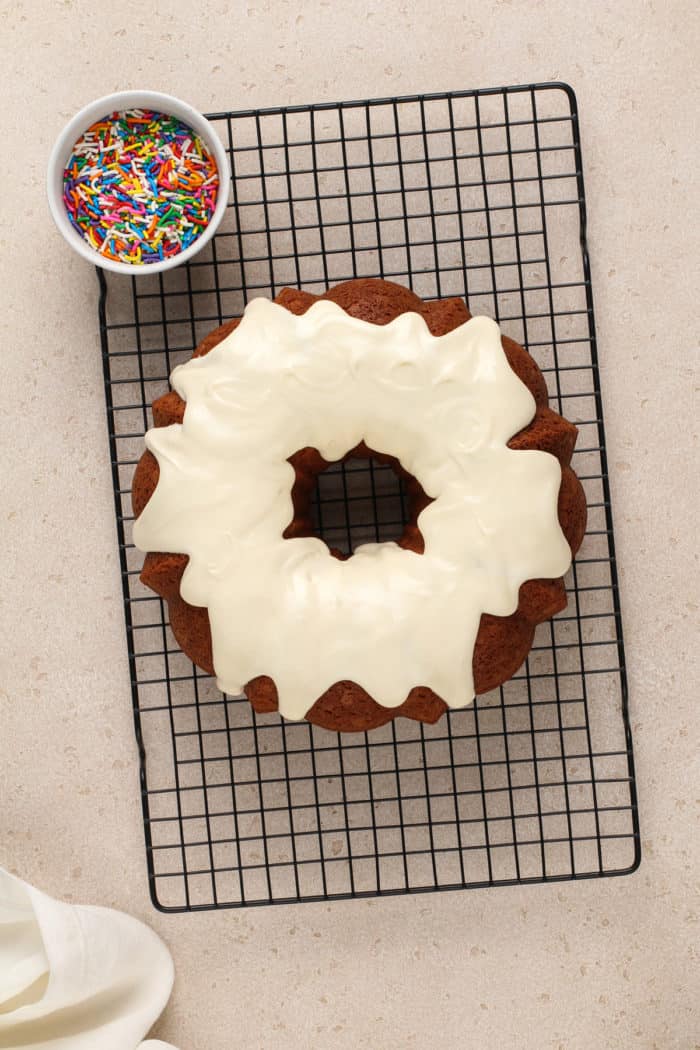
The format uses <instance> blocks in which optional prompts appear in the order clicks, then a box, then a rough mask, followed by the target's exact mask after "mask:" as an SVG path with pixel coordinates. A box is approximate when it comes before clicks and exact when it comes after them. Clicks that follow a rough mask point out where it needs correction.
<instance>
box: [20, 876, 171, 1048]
mask: <svg viewBox="0 0 700 1050" xmlns="http://www.w3.org/2000/svg"><path fill="white" fill-rule="evenodd" d="M172 986H173V963H172V959H171V958H170V953H169V952H168V949H167V948H166V947H165V945H164V944H163V942H162V941H161V940H160V938H159V937H157V936H156V934H155V933H153V931H152V930H150V929H149V928H148V927H147V926H144V924H143V923H141V922H138V921H137V920H136V919H133V918H132V917H131V916H130V915H125V914H123V913H122V912H118V911H112V910H111V909H109V908H97V907H91V906H88V905H74V904H65V903H63V902H61V901H57V900H54V899H53V898H51V897H48V896H47V895H46V894H45V893H41V891H40V890H37V889H35V888H34V887H33V886H30V885H29V884H28V883H26V882H22V880H21V879H18V878H16V877H15V876H14V875H11V874H10V873H9V872H7V871H5V870H4V869H3V868H0V1050H20V1048H21V1050H175V1048H174V1047H172V1046H171V1045H170V1044H169V1043H163V1042H161V1041H160V1040H152V1039H149V1040H147V1041H146V1042H142V1041H141V1040H142V1039H143V1037H144V1036H145V1035H146V1034H147V1032H148V1031H149V1030H150V1028H151V1027H152V1025H153V1024H154V1022H155V1021H156V1020H157V1018H158V1017H159V1016H160V1014H161V1012H162V1010H163V1008H164V1006H165V1004H166V1003H167V1001H168V998H169V997H170V992H171V990H172Z"/></svg>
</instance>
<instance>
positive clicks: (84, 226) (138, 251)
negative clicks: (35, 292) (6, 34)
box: [63, 109, 219, 266]
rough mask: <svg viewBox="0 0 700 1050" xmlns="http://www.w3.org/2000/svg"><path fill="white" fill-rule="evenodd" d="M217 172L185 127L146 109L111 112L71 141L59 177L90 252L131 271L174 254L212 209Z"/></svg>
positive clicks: (187, 242)
mask: <svg viewBox="0 0 700 1050" xmlns="http://www.w3.org/2000/svg"><path fill="white" fill-rule="evenodd" d="M218 192H219V173H218V170H217V167H216V162H215V160H214V157H213V156H212V154H211V153H210V152H209V150H208V149H207V147H206V146H205V144H204V143H203V142H202V140H201V138H200V137H199V136H198V135H197V134H196V133H195V132H194V131H193V130H192V128H191V127H189V126H188V125H187V124H185V123H184V122H183V121H181V120H178V119H177V118H176V117H173V116H170V115H168V114H165V113H156V112H155V111H153V110H149V109H130V110H125V111H123V112H117V113H110V114H109V115H108V116H106V117H103V118H102V119H101V120H98V121H97V122H96V123H94V124H92V125H91V127H89V128H88V129H87V131H85V132H84V133H83V134H82V135H81V137H80V138H79V139H78V141H77V142H76V144H75V146H74V147H73V151H72V153H71V157H70V160H69V161H68V163H67V164H66V167H65V169H64V172H63V201H64V204H65V208H66V212H67V214H68V218H69V219H70V221H71V223H72V225H73V226H74V227H75V229H76V230H77V231H78V232H79V233H80V234H81V235H82V237H83V238H84V239H85V240H86V241H87V243H88V244H90V245H92V247H93V248H94V249H95V251H97V252H100V254H101V255H103V256H105V257H106V258H107V259H112V260H114V261H115V262H122V263H131V264H133V265H136V266H141V265H147V264H148V263H156V262H161V261H162V260H164V259H168V258H170V257H171V256H173V255H178V254H179V253H180V252H183V251H185V249H186V248H189V246H190V245H191V244H192V243H193V242H194V241H196V240H197V238H198V237H199V236H200V235H201V234H202V233H203V232H204V230H205V229H206V227H207V225H208V224H209V222H210V220H211V218H212V216H213V214H214V210H215V208H216V200H217V194H218Z"/></svg>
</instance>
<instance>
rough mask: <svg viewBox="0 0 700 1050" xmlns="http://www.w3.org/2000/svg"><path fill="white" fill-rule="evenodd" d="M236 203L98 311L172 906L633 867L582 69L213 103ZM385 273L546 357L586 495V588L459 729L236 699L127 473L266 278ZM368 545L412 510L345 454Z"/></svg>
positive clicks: (347, 540) (147, 792) (110, 291)
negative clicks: (196, 360)
mask: <svg viewBox="0 0 700 1050" xmlns="http://www.w3.org/2000/svg"><path fill="white" fill-rule="evenodd" d="M210 119H211V120H212V122H213V124H214V126H215V128H216V129H217V130H218V131H219V133H220V134H221V135H222V137H223V139H224V142H225V143H226V145H227V148H228V153H229V157H230V161H231V169H232V176H233V177H232V186H231V188H230V207H229V209H228V214H227V220H226V222H225V223H224V225H223V228H222V229H221V231H220V232H219V233H218V234H217V236H216V238H215V239H214V241H213V243H212V244H211V245H210V246H207V248H206V249H204V250H203V251H202V252H201V253H200V254H199V255H198V256H197V257H196V258H195V260H194V261H192V262H190V263H189V264H188V265H186V266H183V267H180V268H178V269H176V270H174V271H171V272H168V273H166V274H163V275H148V276H145V277H140V278H138V279H135V280H125V279H120V278H115V277H111V276H110V277H109V278H105V276H104V273H103V272H102V271H100V273H99V278H100V285H101V298H100V326H101V334H102V348H103V355H104V375H105V391H106V397H107V408H108V418H109V432H110V443H111V453H112V465H113V471H114V485H115V494H116V507H117V521H118V529H119V546H120V554H121V567H122V574H123V581H124V604H125V612H126V624H127V633H128V643H129V663H130V668H131V679H132V684H133V705H134V717H135V724H136V734H137V738H138V742H139V746H140V754H141V787H142V797H143V812H144V820H145V830H146V846H147V852H148V869H149V879H150V889H151V895H152V899H153V902H154V904H155V905H156V907H158V908H161V909H163V910H169V911H180V910H195V909H200V908H221V907H237V906H243V905H254V904H267V903H282V902H294V901H302V900H329V899H332V898H347V897H362V896H374V895H381V894H393V893H408V892H421V891H429V890H440V889H457V888H463V887H475V886H493V885H508V884H513V883H526V882H547V881H553V880H563V879H577V878H589V877H596V876H602V875H619V874H623V873H626V872H631V871H633V870H634V869H635V868H636V866H637V865H638V862H639V826H638V819H637V804H636V794H635V783H634V770H633V759H632V743H631V737H630V727H629V721H628V714H627V689H626V681H625V670H624V656H623V646H622V630H621V623H620V607H619V601H618V584H617V574H616V568H615V558H614V550H613V534H612V520H611V513H610V494H609V489H608V481H607V467H606V458H605V446H604V433H603V421H602V412H601V399H600V388H599V377H598V367H597V357H596V344H595V333H594V322H593V303H592V296H591V282H590V273H589V266H588V257H587V253H586V246H585V219H586V216H585V200H584V187H583V176H582V169H581V152H580V142H579V126H578V117H577V110H576V102H575V97H574V95H573V92H572V91H571V89H570V88H568V87H567V86H566V85H563V84H541V85H532V86H525V87H509V88H499V89H494V90H487V91H464V92H455V93H450V94H442V95H430V96H422V97H411V98H395V99H381V100H373V101H369V102H350V103H342V104H323V105H317V106H308V107H290V108H286V109H272V110H262V111H246V112H240V113H216V114H213V116H212V117H211V118H210ZM358 276H360V277H361V276H367V277H386V278H391V279H393V280H396V281H399V282H401V283H404V284H406V285H409V286H411V287H412V288H413V289H414V290H415V291H416V292H417V293H418V294H419V295H421V296H422V297H424V298H431V297H436V296H441V297H444V296H451V295H461V296H466V298H467V299H468V301H469V306H470V308H471V310H472V312H473V313H486V314H489V315H490V316H492V317H495V318H496V319H497V320H498V321H499V322H500V323H501V325H502V326H503V329H504V331H505V332H506V333H507V334H509V335H511V336H512V337H514V338H515V339H516V340H518V341H519V342H522V343H523V344H524V345H525V346H526V347H527V348H528V349H529V351H530V352H531V353H532V354H533V356H534V357H535V358H536V360H537V362H538V364H539V365H540V366H541V368H542V370H543V372H544V374H545V376H546V378H547V383H548V386H549V392H550V397H551V402H552V405H553V407H554V408H556V409H557V410H559V411H562V412H563V413H564V414H565V415H566V416H568V418H569V419H572V420H574V421H575V422H576V423H577V425H578V427H579V431H580V437H579V442H578V448H577V451H576V454H575V458H574V466H575V469H576V471H577V473H578V475H579V477H580V478H581V480H582V482H583V484H584V486H585V489H586V495H587V499H588V508H589V525H588V532H587V534H586V538H585V541H584V544H583V547H582V548H581V551H580V553H579V556H578V557H577V559H576V562H575V564H574V566H573V568H572V570H571V572H570V574H569V577H568V579H567V585H568V592H569V604H568V607H567V609H566V610H565V611H564V612H563V613H562V614H561V615H559V616H557V617H556V618H555V619H554V620H553V621H552V622H551V623H545V624H542V625H541V626H540V627H539V628H538V631H537V635H536V639H535V645H534V646H533V649H532V652H531V654H530V657H529V658H528V660H527V663H526V664H525V665H524V666H523V667H522V668H521V670H520V671H519V672H518V673H517V674H516V675H515V677H514V678H513V680H512V681H510V682H508V683H507V684H506V685H504V686H503V687H502V688H501V689H499V690H497V691H494V692H493V693H490V694H488V695H486V696H481V697H479V698H478V700H477V702H476V704H475V705H474V707H473V708H470V709H469V710H464V711H453V712H450V713H449V714H447V715H446V716H445V717H443V718H442V719H441V720H440V721H439V722H438V723H437V724H436V725H434V726H423V725H420V724H418V723H415V722H409V721H407V720H405V719H400V720H398V721H397V722H395V723H393V724H391V725H389V726H387V727H384V728H382V729H378V730H375V731H373V732H371V733H369V734H359V735H357V734H342V735H338V734H335V733H330V732H327V731H325V730H319V729H317V728H313V727H311V726H309V725H307V724H305V723H304V724H299V723H291V722H284V721H283V720H281V719H280V718H279V716H278V715H272V714H270V715H255V714H254V712H253V711H252V710H251V708H250V706H249V704H248V703H247V701H246V700H244V699H241V698H239V697H229V696H225V697H222V695H221V694H220V693H218V691H217V690H216V687H215V683H214V682H213V681H212V680H211V679H210V678H208V677H207V676H205V675H204V674H203V673H201V672H200V671H198V670H197V669H195V668H194V667H193V666H192V664H191V663H190V662H189V661H188V660H187V659H186V658H185V657H184V656H183V654H182V653H181V652H180V650H179V648H178V646H177V644H176V643H175V641H174V639H173V636H172V634H171V632H170V628H169V626H168V622H167V610H166V609H165V608H164V606H163V603H162V602H161V601H160V599H159V598H157V597H155V596H154V595H153V594H152V593H151V592H150V591H148V590H147V589H145V588H144V587H143V586H142V585H141V584H140V582H139V579H138V574H139V570H140V565H141V560H142V559H141V556H140V554H139V553H138V552H137V551H135V550H134V548H133V545H132V542H131V530H132V515H131V506H130V496H129V490H130V485H131V476H132V473H133V469H134V466H135V464H136V462H137V460H138V458H139V456H140V455H141V452H142V449H143V434H144V431H145V430H146V428H147V427H148V426H149V425H150V423H151V416H150V402H151V400H152V399H153V398H155V397H158V396H160V395H161V394H162V393H163V392H164V391H165V390H166V389H167V383H168V376H169V374H170V372H171V370H172V369H173V367H174V366H175V365H176V364H178V363H180V362H181V361H183V360H186V359H187V358H188V357H189V356H190V354H191V351H192V348H193V347H194V346H195V345H196V343H197V342H198V341H199V340H200V339H201V338H202V337H203V336H204V335H205V334H206V333H207V332H208V331H210V330H211V328H212V327H213V326H215V325H217V324H219V323H220V322H222V321H223V320H225V319H227V318H229V317H234V316H238V315H240V313H241V312H242V310H243V307H244V304H245V303H246V301H247V300H248V299H249V298H250V297H251V296H253V295H267V296H273V295H275V294H276V293H277V292H278V291H279V290H280V289H281V288H282V287H283V286H284V285H287V284H288V285H293V286H299V287H302V288H305V289H307V290H309V291H313V292H318V291H322V290H323V289H324V288H325V287H326V286H327V285H329V284H333V283H335V282H337V281H342V280H346V279H349V278H352V277H358ZM315 513H316V521H317V525H318V529H319V532H320V534H321V535H322V536H323V537H324V538H325V539H326V540H327V541H328V542H329V544H330V545H334V546H340V547H343V548H344V549H345V550H350V549H352V548H353V547H354V546H356V545H357V544H358V543H360V542H363V541H364V540H367V539H372V540H375V539H377V540H379V539H390V538H392V537H393V536H395V535H396V534H397V533H398V532H400V529H401V524H402V522H403V520H404V513H405V510H404V506H403V496H402V492H401V487H400V484H399V482H398V480H397V479H396V478H395V476H394V475H393V473H392V472H391V471H390V470H389V468H387V467H382V466H379V465H376V464H373V463H371V462H370V463H367V462H360V461H354V462H353V461H351V462H349V463H348V464H347V465H345V466H344V467H342V466H336V467H334V468H331V469H330V470H329V471H328V472H327V473H326V474H324V475H322V476H321V478H320V481H319V487H318V491H317V494H316V511H315Z"/></svg>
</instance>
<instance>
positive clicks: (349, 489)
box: [311, 456, 410, 555]
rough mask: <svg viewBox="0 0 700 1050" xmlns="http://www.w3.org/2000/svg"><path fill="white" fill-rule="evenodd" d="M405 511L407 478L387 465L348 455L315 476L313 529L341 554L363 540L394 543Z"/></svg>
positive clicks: (402, 526)
mask: <svg viewBox="0 0 700 1050" xmlns="http://www.w3.org/2000/svg"><path fill="white" fill-rule="evenodd" d="M409 516H410V498H409V494H408V491H407V483H406V481H405V480H404V479H403V478H401V477H399V476H398V475H397V473H396V472H395V471H394V470H393V468H392V467H391V466H390V465H389V464H386V463H379V462H377V461H376V460H374V459H367V458H360V457H356V456H353V457H352V458H350V459H347V460H345V461H343V460H341V461H339V462H337V463H331V464H329V466H328V467H327V468H326V469H325V470H324V471H322V472H321V473H320V474H319V475H318V476H317V478H316V487H315V488H314V490H313V492H312V496H311V521H312V524H313V530H314V534H315V535H316V536H319V537H320V538H321V539H322V540H323V541H324V542H325V543H327V544H328V546H329V547H334V548H336V549H337V550H340V551H342V552H343V554H348V555H350V554H352V553H353V551H354V550H355V549H356V548H357V547H359V546H360V545H361V544H363V543H388V542H391V541H393V542H395V543H398V541H399V540H400V539H401V537H402V535H403V532H404V529H405V527H406V525H407V523H408V521H409Z"/></svg>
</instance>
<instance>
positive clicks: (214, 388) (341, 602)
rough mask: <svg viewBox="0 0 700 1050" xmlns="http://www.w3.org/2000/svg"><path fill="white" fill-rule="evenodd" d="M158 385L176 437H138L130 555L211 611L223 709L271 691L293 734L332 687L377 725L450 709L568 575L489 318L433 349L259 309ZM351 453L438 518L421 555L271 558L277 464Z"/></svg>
mask: <svg viewBox="0 0 700 1050" xmlns="http://www.w3.org/2000/svg"><path fill="white" fill-rule="evenodd" d="M171 381H172V385H173V387H174V389H175V390H176V391H177V392H178V393H179V394H180V396H181V397H182V398H183V399H184V400H185V401H186V402H187V407H186V411H185V415H184V421H183V423H182V424H174V425H172V426H169V427H162V428H154V429H152V430H149V432H148V433H147V435H146V445H147V447H148V448H149V449H150V450H151V452H152V453H153V454H154V455H155V456H156V458H157V460H158V464H159V468H160V475H159V481H158V485H157V487H156V490H155V492H154V494H153V496H152V497H151V499H150V501H149V502H148V504H147V505H146V507H145V509H144V511H143V513H142V514H141V516H140V517H139V519H138V520H137V521H136V522H135V525H134V542H135V543H136V546H137V547H139V548H140V549H141V550H142V551H172V552H175V553H182V554H187V555H189V563H188V565H187V568H186V570H185V573H184V576H183V578H182V584H181V593H182V597H183V598H184V599H185V601H187V602H189V603H190V604H192V605H198V606H206V607H207V609H208V612H209V619H210V622H211V631H212V646H213V658H214V666H215V668H216V673H217V681H218V684H219V687H220V688H221V689H222V690H224V691H225V692H228V693H239V692H241V690H242V688H243V686H244V685H245V684H246V682H248V681H250V680H251V679H252V678H255V677H257V676H258V675H269V676H270V677H271V678H273V679H274V681H275V683H276V686H277V691H278V694H279V708H280V712H281V713H282V714H283V715H285V716H286V717H287V718H295V719H298V718H303V717H304V715H305V714H306V712H307V711H308V710H309V708H310V707H311V706H312V705H313V703H314V702H315V701H316V700H317V699H318V697H319V696H320V695H321V694H322V693H324V692H325V690H326V689H328V688H329V687H330V686H331V685H333V684H334V683H335V682H338V681H342V680H344V679H348V680H351V681H353V682H356V683H357V684H358V685H360V686H362V687H363V688H364V689H365V690H366V691H367V692H368V693H370V695H371V696H373V697H374V699H375V700H376V701H377V702H378V703H380V704H382V705H383V706H385V707H397V706H398V705H399V704H401V703H403V701H404V700H405V699H406V697H407V695H408V693H409V692H410V690H411V689H412V688H413V687H414V686H427V687H429V688H431V689H432V690H433V691H434V692H435V693H437V694H438V695H439V696H441V697H442V699H443V700H444V701H445V702H446V703H447V704H448V705H450V706H451V707H462V706H464V705H466V704H468V703H469V702H470V701H471V700H472V699H473V693H474V690H473V679H472V667H471V664H472V656H473V650H474V643H475V640H476V634H477V631H478V628H479V620H480V618H481V615H482V613H491V614H493V615H495V616H508V615H510V614H511V613H513V612H514V611H515V609H516V608H517V604H518V590H519V588H520V586H521V584H522V583H524V582H525V581H526V580H528V579H534V578H542V577H544V578H555V577H558V576H561V575H562V574H563V573H564V572H566V570H567V569H568V567H569V565H570V562H571V551H570V549H569V546H568V544H567V542H566V539H565V537H564V534H563V533H562V530H561V527H560V525H559V520H558V517H557V499H558V493H559V486H560V482H561V468H560V466H559V463H558V461H557V459H556V458H555V457H554V456H552V455H550V454H549V453H547V452H540V451H530V450H528V451H514V450H512V449H509V448H508V447H507V442H508V440H509V439H510V438H511V437H512V436H513V434H515V433H517V432H518V431H519V430H521V429H522V428H523V427H524V426H526V425H527V424H528V423H529V422H530V421H531V419H532V418H533V416H534V413H535V402H534V399H533V397H532V394H531V393H530V391H529V390H528V389H527V387H526V386H525V384H524V383H522V382H521V380H520V379H519V378H518V377H517V376H516V375H515V373H514V372H513V371H512V370H511V368H510V366H509V365H508V361H507V359H506V356H505V354H504V352H503V349H502V346H501V338H500V331H499V328H498V325H497V324H495V322H493V321H491V320H490V319H488V318H486V317H474V318H472V319H471V320H470V321H467V322H466V323H465V324H463V325H461V326H460V327H459V328H456V329H454V330H453V331H452V332H450V333H448V334H447V335H444V336H439V337H437V336H433V335H431V333H430V331H429V330H428V328H427V325H426V324H425V321H424V320H423V318H422V317H420V315H418V314H416V313H404V314H402V315H401V316H399V317H397V318H396V319H395V320H394V321H392V322H391V323H390V324H388V325H384V326H378V325H373V324H369V323H367V322H365V321H360V320H358V319H356V318H353V317H351V316H349V315H348V314H346V313H345V312H344V311H343V310H342V309H341V308H340V307H339V306H337V305H336V304H335V303H332V302H327V301H320V302H316V303H314V305H313V306H311V307H310V309H309V310H308V311H307V312H306V313H304V314H302V315H301V316H295V315H294V314H291V313H290V312H289V311H287V310H286V309H285V308H284V307H282V306H279V305H277V304H275V303H272V302H270V301H268V300H266V299H256V300H254V301H252V302H251V303H250V304H249V305H248V307H247V309H246V311H245V314H244V317H243V319H242V321H241V323H240V324H239V326H238V327H237V328H236V329H235V330H234V331H233V332H232V333H231V334H230V335H229V336H228V337H227V338H226V339H224V340H223V341H222V342H220V343H219V344H218V345H217V346H215V347H214V349H213V350H211V351H210V352H209V353H208V354H207V355H206V356H204V357H201V358H195V359H193V360H192V361H189V362H188V363H187V364H185V365H181V366H180V367H178V368H176V369H175V370H174V372H173V374H172V377H171ZM361 441H364V442H365V443H366V444H367V445H368V446H369V447H370V448H374V449H377V450H379V451H381V452H385V453H388V454H390V455H393V456H396V457H397V458H398V459H399V460H400V461H401V463H402V465H403V466H404V467H405V468H406V470H408V471H409V472H410V473H411V474H413V475H414V477H416V478H417V479H418V480H419V481H420V483H421V485H422V486H423V489H424V490H425V492H426V493H427V495H429V496H431V497H432V498H433V502H432V503H431V504H430V505H429V506H428V507H426V508H425V510H423V511H422V513H421V514H420V516H419V519H418V525H419V527H420V530H421V533H422V535H423V538H424V541H425V551H424V553H423V554H422V555H421V554H415V553H414V552H413V551H408V550H403V549H402V548H400V547H398V546H397V545H396V544H395V543H378V544H377V543H370V544H365V545H363V546H361V547H358V548H357V549H356V550H355V552H354V554H353V555H352V557H350V558H349V559H348V560H347V561H339V560H338V559H336V558H334V557H333V556H332V555H331V554H330V552H329V550H328V548H327V547H326V545H325V544H324V543H323V542H322V541H321V540H319V539H317V538H313V537H311V538H293V539H283V537H282V533H283V532H284V530H285V528H286V527H287V525H288V524H289V522H290V521H291V519H292V515H293V506H292V499H291V489H292V484H293V482H294V470H293V468H292V466H291V465H290V464H289V463H288V462H287V459H288V457H289V456H290V455H292V454H293V453H294V452H296V451H297V450H299V449H300V448H305V447H307V446H311V447H314V448H316V449H318V450H319V452H320V453H321V455H322V456H323V457H324V458H325V459H327V460H337V459H340V458H341V457H342V456H343V455H345V454H346V453H347V452H348V451H349V450H350V449H352V448H354V447H355V446H356V445H358V444H359V443H360V442H361Z"/></svg>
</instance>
